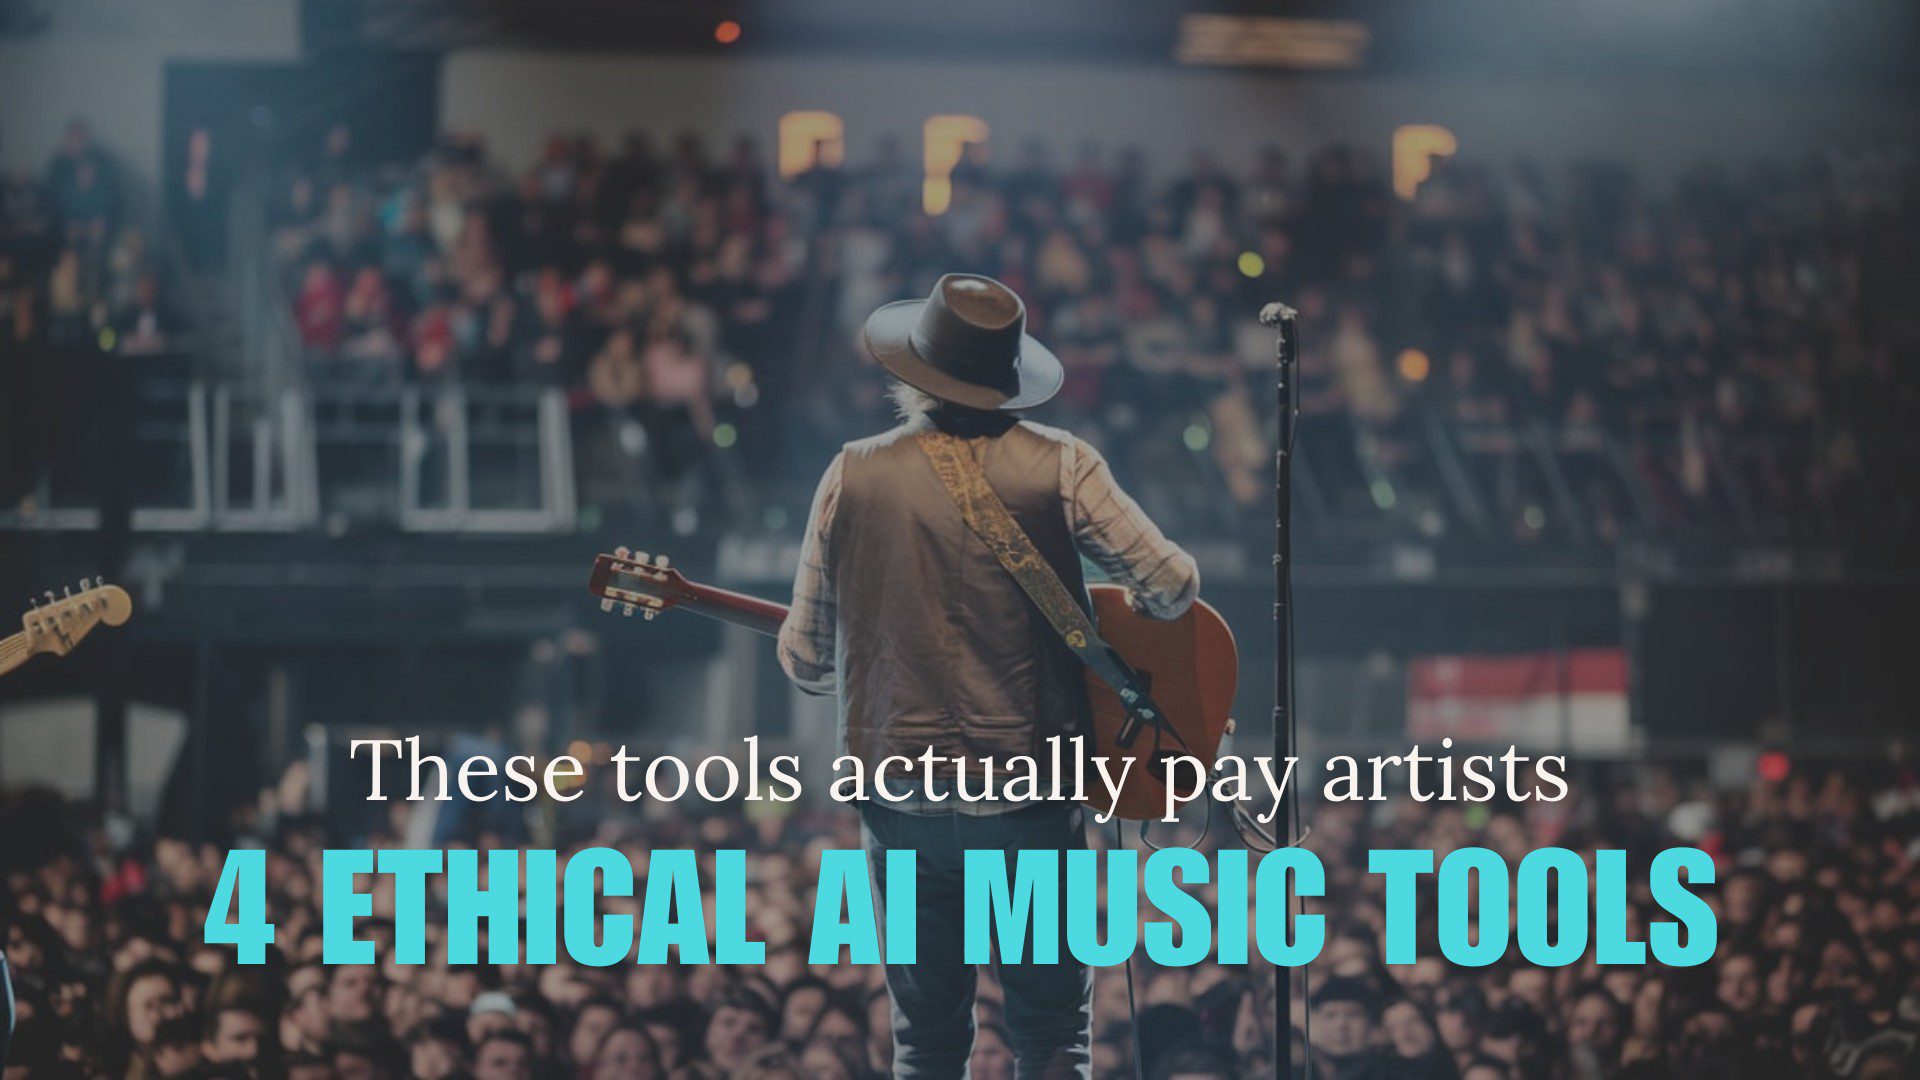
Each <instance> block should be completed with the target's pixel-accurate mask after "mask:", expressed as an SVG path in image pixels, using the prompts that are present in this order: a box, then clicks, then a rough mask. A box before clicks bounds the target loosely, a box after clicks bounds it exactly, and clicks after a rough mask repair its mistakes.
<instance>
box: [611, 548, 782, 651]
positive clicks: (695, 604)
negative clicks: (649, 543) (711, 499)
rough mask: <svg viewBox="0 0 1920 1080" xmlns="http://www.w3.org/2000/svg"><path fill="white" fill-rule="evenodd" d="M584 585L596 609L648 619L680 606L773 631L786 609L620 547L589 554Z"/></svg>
mask: <svg viewBox="0 0 1920 1080" xmlns="http://www.w3.org/2000/svg"><path fill="white" fill-rule="evenodd" d="M587 590H588V591H589V592H591V593H593V595H594V596H596V597H598V598H599V600H600V610H601V611H618V612H619V613H620V614H622V615H632V614H633V613H634V612H636V611H638V612H640V613H641V614H643V615H645V616H646V617H647V618H649V619H651V618H653V617H654V616H656V615H658V614H660V613H661V612H663V611H666V610H667V609H668V608H676V607H684V608H686V609H687V610H688V611H692V612H697V613H699V614H701V615H705V616H706V617H708V618H710V619H719V620H720V621H721V622H725V623H732V624H733V625H734V626H739V627H744V628H745V629H748V630H753V631H756V632H758V633H762V634H777V633H779V632H780V624H781V622H782V621H784V620H785V619H786V615H787V609H786V608H784V607H781V606H780V605H779V604H775V603H772V602H770V601H767V600H762V599H760V598H758V597H754V596H748V595H746V594H744V593H737V592H733V591H731V590H729V589H721V588H716V587H714V586H712V585H702V584H699V583H698V582H694V581H689V580H688V579H687V578H686V577H685V576H684V575H683V574H681V573H680V571H678V570H675V569H673V568H671V567H669V566H668V565H667V557H666V556H665V555H654V556H649V555H648V554H647V553H646V552H644V551H628V550H627V549H626V548H623V547H618V548H614V549H613V554H611V555H598V556H595V557H594V560H593V576H592V577H590V578H588V579H587Z"/></svg>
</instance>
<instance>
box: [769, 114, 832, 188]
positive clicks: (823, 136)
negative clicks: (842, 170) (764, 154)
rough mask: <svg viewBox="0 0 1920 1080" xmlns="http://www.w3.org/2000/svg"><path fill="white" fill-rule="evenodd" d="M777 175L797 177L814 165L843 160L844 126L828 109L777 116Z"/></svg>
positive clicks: (830, 163)
mask: <svg viewBox="0 0 1920 1080" xmlns="http://www.w3.org/2000/svg"><path fill="white" fill-rule="evenodd" d="M779 131H780V175H781V176H787V177H793V176H799V175H800V174H801V173H803V172H806V171H807V170H808V169H811V168H813V167H814V166H815V165H838V164H840V163H841V162H842V161H844V160H845V159H846V155H847V143H846V125H845V124H843V123H841V122H840V118H839V117H838V116H835V115H834V114H832V113H830V112H821V111H819V110H816V109H809V110H802V111H799V112H790V113H788V114H786V115H785V116H782V117H781V118H780V129H779Z"/></svg>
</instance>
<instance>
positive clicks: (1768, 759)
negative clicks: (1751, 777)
mask: <svg viewBox="0 0 1920 1080" xmlns="http://www.w3.org/2000/svg"><path fill="white" fill-rule="evenodd" d="M1754 771H1755V772H1758V773H1759V774H1760V779H1762V780H1765V781H1766V782H1768V783H1770V784H1777V783H1779V782H1780V781H1782V780H1785V779H1786V778H1787V774H1788V773H1789V772H1792V771H1793V761H1792V760H1791V759H1790V758H1788V757H1787V755H1785V754H1783V753H1781V752H1780V751H1778V750H1769V751H1767V752H1766V753H1764V754H1761V755H1760V760H1759V761H1757V762H1755V764H1754Z"/></svg>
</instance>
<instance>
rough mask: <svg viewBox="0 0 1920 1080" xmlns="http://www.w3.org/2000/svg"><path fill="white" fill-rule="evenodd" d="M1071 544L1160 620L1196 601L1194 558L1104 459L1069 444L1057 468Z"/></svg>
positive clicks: (1078, 442)
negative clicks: (1125, 488) (1131, 493)
mask: <svg viewBox="0 0 1920 1080" xmlns="http://www.w3.org/2000/svg"><path fill="white" fill-rule="evenodd" d="M1060 473H1061V476H1060V487H1061V496H1062V497H1063V498H1064V499H1065V500H1066V504H1067V515H1068V520H1069V521H1071V522H1072V525H1073V539H1074V543H1075V544H1076V545H1078V546H1079V548H1080V551H1081V552H1082V553H1083V554H1085V555H1086V557H1087V558H1088V559H1089V560H1091V561H1092V562H1093V564H1094V565H1095V566H1098V567H1099V568H1100V570H1101V572H1102V573H1104V574H1106V575H1107V577H1109V578H1111V579H1112V580H1113V581H1114V582H1116V583H1118V584H1120V585H1124V586H1126V587H1127V588H1129V589H1132V590H1133V595H1134V604H1135V606H1136V607H1138V608H1139V609H1140V610H1141V611H1143V612H1145V613H1146V614H1148V615H1151V616H1153V617H1155V618H1159V619H1172V618H1177V617H1178V616H1180V615H1181V614H1183V613H1185V611H1186V610H1187V608H1188V607H1190V606H1192V604H1193V601H1194V598H1195V597H1197V596H1199V595H1200V568H1199V567H1198V566H1197V565H1195V563H1194V561H1193V556H1191V555H1189V554H1187V553H1186V551H1185V550H1183V549H1182V548H1181V547H1180V545H1178V544H1176V543H1174V542H1173V541H1171V540H1169V539H1167V537H1166V534H1165V533H1162V532H1161V531H1160V527H1159V526H1157V525H1155V524H1154V523H1153V521H1152V520H1151V519H1150V518H1148V517H1147V514H1146V511H1144V510H1142V509H1140V504H1139V503H1136V502H1134V501H1133V499H1132V497H1130V496H1129V495H1128V494H1127V493H1126V492H1124V491H1122V490H1120V485H1119V484H1118V483H1117V482H1116V481H1115V480H1114V478H1113V471H1112V470H1111V469H1109V468H1108V467H1107V462H1106V459H1105V458H1103V457H1101V456H1100V452H1099V451H1098V450H1095V449H1094V448H1093V447H1092V446H1090V445H1088V444H1087V443H1086V442H1085V441H1084V440H1082V439H1078V438H1074V439H1071V440H1070V441H1069V442H1068V444H1067V446H1066V450H1065V453H1064V454H1063V455H1062V457H1061V463H1060Z"/></svg>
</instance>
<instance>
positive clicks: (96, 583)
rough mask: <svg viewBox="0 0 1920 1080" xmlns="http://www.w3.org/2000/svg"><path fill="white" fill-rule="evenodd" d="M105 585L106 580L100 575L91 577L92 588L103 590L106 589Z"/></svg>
mask: <svg viewBox="0 0 1920 1080" xmlns="http://www.w3.org/2000/svg"><path fill="white" fill-rule="evenodd" d="M106 584H107V579H106V578H105V577H103V576H102V575H100V574H95V575H93V587H94V588H96V589H103V588H105V587H106Z"/></svg>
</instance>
